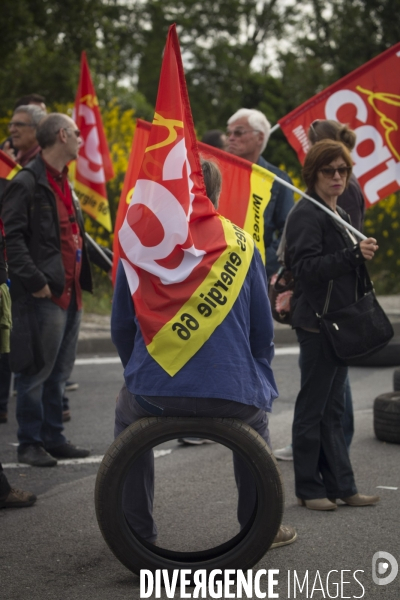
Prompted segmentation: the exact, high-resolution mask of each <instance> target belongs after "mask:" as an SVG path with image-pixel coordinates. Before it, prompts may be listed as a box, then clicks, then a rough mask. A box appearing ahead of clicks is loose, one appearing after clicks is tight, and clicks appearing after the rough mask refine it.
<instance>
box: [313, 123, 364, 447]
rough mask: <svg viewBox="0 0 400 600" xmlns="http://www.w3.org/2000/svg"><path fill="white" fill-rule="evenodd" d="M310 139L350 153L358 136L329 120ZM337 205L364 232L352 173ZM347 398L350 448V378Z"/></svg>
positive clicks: (346, 430)
mask: <svg viewBox="0 0 400 600" xmlns="http://www.w3.org/2000/svg"><path fill="white" fill-rule="evenodd" d="M308 139H309V140H310V143H311V144H312V145H314V144H316V143H317V142H320V141H321V140H336V141H337V142H342V144H344V145H345V146H346V148H347V149H348V150H349V151H350V152H351V151H352V150H353V148H354V147H355V145H356V134H355V133H354V131H353V130H352V129H350V128H349V127H348V126H347V125H343V123H339V122H338V121H332V120H329V119H325V120H322V119H321V120H320V119H319V120H317V121H314V122H313V123H311V125H310V128H309V130H308ZM337 204H338V206H340V208H343V210H345V211H346V212H347V214H348V215H349V217H350V219H351V224H352V225H353V226H354V227H355V228H356V229H358V231H361V232H362V230H363V227H364V215H365V198H364V195H363V193H362V189H361V186H360V184H359V183H358V181H357V179H356V177H355V175H354V173H351V175H350V177H349V180H348V184H347V187H346V189H345V190H344V192H343V194H341V195H340V196H339V197H338V199H337ZM345 396H346V399H345V408H344V413H343V429H344V437H345V440H346V445H347V447H348V448H350V444H351V441H352V439H353V435H354V414H353V398H352V395H351V387H350V381H349V378H347V380H346V389H345Z"/></svg>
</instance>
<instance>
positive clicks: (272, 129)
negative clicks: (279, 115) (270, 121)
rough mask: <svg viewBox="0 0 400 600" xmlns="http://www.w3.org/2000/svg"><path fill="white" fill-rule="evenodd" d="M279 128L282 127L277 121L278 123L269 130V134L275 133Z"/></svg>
mask: <svg viewBox="0 0 400 600" xmlns="http://www.w3.org/2000/svg"><path fill="white" fill-rule="evenodd" d="M279 128H280V125H279V123H276V125H274V126H273V127H271V129H270V130H269V135H271V133H274V131H276V130H277V129H279Z"/></svg>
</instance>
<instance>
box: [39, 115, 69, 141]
mask: <svg viewBox="0 0 400 600" xmlns="http://www.w3.org/2000/svg"><path fill="white" fill-rule="evenodd" d="M70 127H71V123H70V121H69V118H68V116H67V115H63V114H62V113H50V114H49V115H47V116H46V117H45V118H44V119H43V121H42V122H41V123H40V126H39V127H38V130H37V133H36V138H37V141H38V143H39V146H40V147H41V148H51V147H52V146H54V144H55V143H56V140H57V134H58V132H59V131H60V129H64V128H65V129H69V128H70Z"/></svg>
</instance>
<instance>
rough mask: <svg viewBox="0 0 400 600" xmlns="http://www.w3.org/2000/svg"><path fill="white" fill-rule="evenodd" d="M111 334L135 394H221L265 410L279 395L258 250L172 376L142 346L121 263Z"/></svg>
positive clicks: (262, 270) (129, 384)
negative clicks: (214, 321) (227, 305)
mask: <svg viewBox="0 0 400 600" xmlns="http://www.w3.org/2000/svg"><path fill="white" fill-rule="evenodd" d="M111 336H112V340H113V342H114V344H115V346H116V347H117V350H118V353H119V355H120V357H121V360H122V364H123V366H124V369H125V371H124V377H125V382H126V385H127V387H128V389H129V391H130V392H131V393H133V394H139V395H144V396H181V397H182V396H183V397H184V396H187V397H192V398H222V399H226V400H234V401H236V402H241V403H243V404H248V405H253V406H256V407H258V408H261V409H264V410H267V411H270V410H271V406H272V402H273V400H274V399H275V398H276V397H277V396H278V391H277V388H276V384H275V380H274V376H273V373H272V369H271V361H272V358H273V356H274V344H273V341H272V340H273V323H272V316H271V309H270V305H269V300H268V295H267V282H266V276H265V270H264V266H263V263H262V261H261V256H260V254H259V252H258V250H256V249H255V252H254V256H253V259H252V261H251V264H250V268H249V271H248V273H247V276H246V279H245V281H244V283H243V286H242V289H241V291H240V293H239V296H238V298H237V300H236V302H235V303H234V305H233V307H232V309H231V311H230V312H229V313H228V315H227V316H226V318H225V319H224V321H223V322H222V323H221V325H219V327H217V329H216V330H215V331H214V333H213V334H212V336H211V337H210V338H209V339H208V340H207V341H206V342H205V344H204V345H203V346H202V347H201V348H200V350H199V351H198V352H197V353H196V354H195V355H194V356H193V357H192V358H191V359H190V360H189V361H188V362H187V363H186V365H185V366H184V367H183V368H182V369H181V370H180V371H178V373H177V374H176V375H175V376H174V377H171V376H170V375H168V373H167V372H166V371H164V369H162V368H161V367H160V365H159V364H158V363H157V362H156V361H155V360H154V359H153V358H152V357H151V356H150V354H149V353H148V351H147V349H146V346H145V343H144V340H143V336H142V333H141V331H140V326H139V324H138V321H137V318H136V315H135V310H134V305H133V302H132V297H131V294H130V290H129V286H128V283H127V279H126V276H125V271H124V269H123V266H122V264H121V263H120V264H119V267H118V273H117V280H116V285H115V292H114V299H113V306H112V315H111Z"/></svg>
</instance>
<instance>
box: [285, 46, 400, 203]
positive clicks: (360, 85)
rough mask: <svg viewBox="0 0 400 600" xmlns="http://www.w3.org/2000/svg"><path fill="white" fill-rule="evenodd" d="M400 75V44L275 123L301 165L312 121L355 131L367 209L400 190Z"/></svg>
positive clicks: (355, 156) (358, 172)
mask: <svg viewBox="0 0 400 600" xmlns="http://www.w3.org/2000/svg"><path fill="white" fill-rule="evenodd" d="M399 70H400V42H399V43H398V44H395V45H394V46H392V47H391V48H389V49H388V50H386V51H385V52H383V53H382V54H380V55H379V56H377V57H376V58H374V59H372V60H370V61H369V62H367V63H366V64H364V65H362V66H361V67H360V68H358V69H356V70H355V71H353V72H352V73H349V75H346V77H343V78H342V79H340V80H339V81H337V82H336V83H334V84H333V85H331V86H329V87H328V88H327V89H326V90H323V91H322V92H320V93H319V94H317V95H316V96H314V97H313V98H311V99H310V100H308V101H307V102H305V103H304V104H302V105H301V106H299V107H298V108H296V109H295V110H293V111H292V112H291V113H289V114H288V115H286V116H285V117H283V118H282V119H280V120H279V121H278V122H279V125H280V126H281V128H282V131H283V132H284V134H285V135H286V137H287V139H288V141H289V143H290V144H291V145H292V146H293V148H294V149H295V151H296V152H297V155H298V157H299V160H300V161H301V162H303V161H304V157H305V155H306V153H307V150H308V148H309V142H308V138H307V132H308V129H309V127H310V125H311V124H312V123H313V122H314V121H315V120H317V119H332V120H335V121H339V122H340V123H345V124H347V125H348V126H349V127H350V128H351V129H353V130H354V131H355V133H356V136H357V142H356V146H355V148H354V150H353V153H352V156H353V160H354V169H353V171H354V174H355V176H356V177H357V179H358V181H359V183H360V185H361V187H362V189H363V192H364V196H365V198H366V202H367V207H368V206H371V205H373V204H375V203H376V202H378V201H379V200H381V199H383V198H385V197H386V196H388V195H389V194H391V193H393V192H395V191H397V190H398V189H399V188H400V135H399V123H400V78H399V77H398V76H396V75H395V74H396V73H399Z"/></svg>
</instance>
